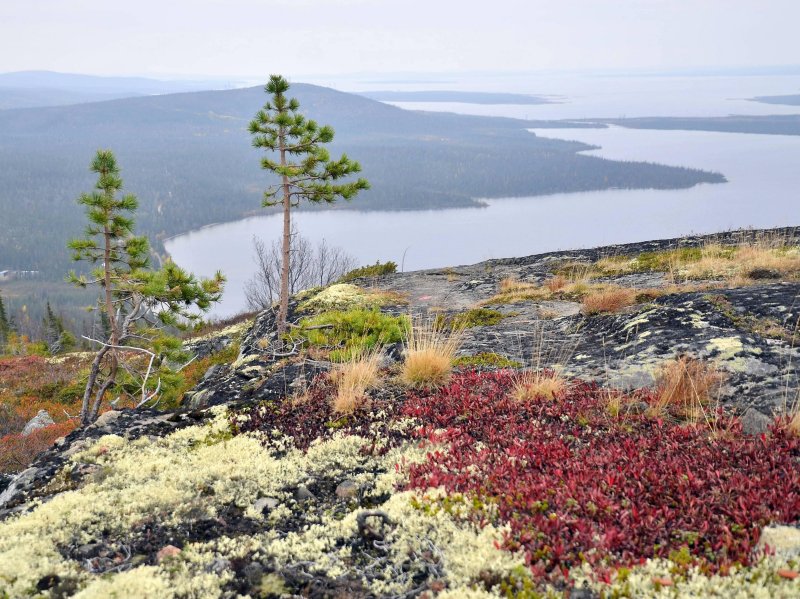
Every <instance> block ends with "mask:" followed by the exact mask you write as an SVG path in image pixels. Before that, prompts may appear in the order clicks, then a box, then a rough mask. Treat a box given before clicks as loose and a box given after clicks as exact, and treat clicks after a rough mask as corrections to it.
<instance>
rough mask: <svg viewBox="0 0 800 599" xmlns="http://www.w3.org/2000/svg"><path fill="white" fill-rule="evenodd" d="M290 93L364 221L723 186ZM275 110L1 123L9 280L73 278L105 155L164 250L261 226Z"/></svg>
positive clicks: (519, 138) (137, 110)
mask: <svg viewBox="0 0 800 599" xmlns="http://www.w3.org/2000/svg"><path fill="white" fill-rule="evenodd" d="M291 92H292V95H294V96H296V97H298V98H299V100H300V103H301V106H302V108H303V109H304V111H306V112H307V113H308V115H309V116H311V117H313V118H314V119H316V120H318V121H319V122H320V123H324V124H330V125H332V126H333V127H334V128H335V130H336V140H335V143H334V147H333V148H332V150H333V152H334V153H335V152H341V151H346V152H347V153H348V154H349V155H350V156H351V157H352V158H355V159H357V160H359V161H360V162H361V163H362V166H363V169H364V175H365V176H366V177H367V178H368V179H369V180H370V182H371V183H372V190H370V191H369V192H366V193H364V194H361V195H359V197H358V199H357V200H356V201H354V202H353V203H352V204H351V205H350V207H352V208H357V209H361V210H389V209H392V210H397V209H414V208H442V207H452V206H470V205H473V204H474V201H473V199H472V198H476V197H501V196H515V195H516V196H520V195H536V194H548V193H554V192H562V191H579V190H592V189H604V188H612V187H614V188H675V187H688V186H691V185H694V184H696V183H699V182H718V181H723V180H724V179H723V177H722V176H721V175H718V174H712V173H705V172H701V171H695V170H688V169H680V168H671V167H664V166H659V165H653V164H643V163H622V162H614V161H608V160H604V159H600V158H597V157H592V156H584V155H581V154H578V153H577V152H578V151H580V150H581V149H585V148H586V147H587V146H585V145H583V144H579V143H575V142H565V141H558V140H549V139H542V138H537V137H535V136H533V135H532V134H530V133H528V132H526V131H525V130H524V128H525V127H531V126H542V125H543V123H533V122H529V121H519V120H513V119H502V118H489V117H471V116H459V115H452V114H441V113H422V112H410V111H403V110H401V109H399V108H396V107H393V106H389V105H386V104H382V103H380V102H376V101H373V100H370V99H367V98H364V97H360V96H357V95H352V94H346V93H341V92H337V91H334V90H331V89H327V88H322V87H317V86H312V85H303V84H296V85H293V86H292V90H291ZM265 100H266V95H265V94H264V92H263V90H262V88H261V87H254V88H247V89H236V90H226V91H214V92H192V93H181V94H172V95H162V96H149V97H138V98H128V99H124V100H113V101H107V102H98V103H91V104H81V105H75V106H62V107H51V108H36V109H18V110H4V111H0V214H1V215H2V217H1V219H2V223H3V226H2V227H0V270H2V269H5V268H11V269H28V270H41V271H44V273H45V274H46V275H47V276H50V277H58V278H60V277H61V276H63V273H64V271H65V270H66V269H67V268H68V267H69V265H70V262H69V255H68V253H67V251H66V249H65V244H66V241H67V239H69V238H71V237H75V236H79V235H80V234H81V232H82V230H83V227H84V222H85V218H84V216H83V214H82V210H81V208H80V207H79V206H78V205H77V204H76V202H75V199H76V197H77V196H78V195H79V194H80V193H81V192H84V191H90V190H91V188H92V185H93V183H94V179H93V177H92V175H91V174H90V173H89V170H88V167H89V163H90V161H91V159H92V156H93V155H94V152H95V151H96V150H97V149H98V148H111V149H113V150H114V152H115V153H116V155H117V157H118V159H119V163H120V165H121V167H122V169H123V171H122V175H123V178H124V181H125V191H128V192H133V193H135V194H137V195H138V197H139V200H140V210H139V211H138V215H137V219H138V223H139V230H140V231H141V232H144V233H147V234H149V235H150V236H151V237H153V238H156V237H158V238H163V237H165V236H167V235H172V234H177V233H180V232H184V231H188V230H190V229H193V228H196V227H199V226H202V225H206V224H209V223H213V222H219V221H223V220H232V219H237V218H239V217H242V216H246V215H249V214H253V213H258V212H262V211H263V210H264V209H262V208H261V207H260V205H261V197H262V190H263V189H264V187H265V186H266V185H267V183H268V180H267V178H266V176H265V175H264V173H263V171H261V169H260V168H259V159H260V155H259V153H258V152H257V151H256V150H254V149H253V148H252V147H251V144H250V135H249V133H248V132H247V124H248V122H249V120H250V118H251V117H252V116H253V114H254V113H255V112H256V111H257V110H258V109H259V108H260V107H261V106H262V105H263V103H264V101H265ZM570 126H574V125H570ZM337 207H339V208H342V207H345V206H344V205H341V206H337Z"/></svg>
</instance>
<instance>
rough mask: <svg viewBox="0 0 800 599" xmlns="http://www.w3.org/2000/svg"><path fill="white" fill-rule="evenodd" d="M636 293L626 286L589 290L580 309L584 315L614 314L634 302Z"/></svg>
mask: <svg viewBox="0 0 800 599" xmlns="http://www.w3.org/2000/svg"><path fill="white" fill-rule="evenodd" d="M636 296H637V293H636V291H635V290H634V289H630V288H628V287H609V288H607V289H600V290H598V291H594V292H590V293H588V294H587V295H585V296H584V298H583V308H582V311H583V313H584V314H585V315H587V316H591V315H592V314H615V313H616V312H619V311H620V310H622V309H624V308H627V307H628V306H632V305H633V304H635V303H636Z"/></svg>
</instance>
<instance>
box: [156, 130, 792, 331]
mask: <svg viewBox="0 0 800 599" xmlns="http://www.w3.org/2000/svg"><path fill="white" fill-rule="evenodd" d="M533 133H534V134H536V135H541V136H545V137H556V138H561V139H574V140H578V141H582V142H586V143H589V144H593V145H598V146H601V149H600V150H593V151H591V152H590V153H592V154H596V155H598V156H603V157H606V158H611V159H615V160H643V161H652V162H659V163H663V164H670V165H679V166H690V167H697V168H702V169H708V170H713V171H718V172H721V173H723V174H724V175H725V176H726V177H727V178H728V180H729V182H728V183H725V184H718V185H710V184H704V185H698V186H696V187H693V188H691V189H684V190H606V191H594V192H583V193H565V194H555V195H549V196H538V197H530V198H508V199H491V200H486V203H487V206H486V207H485V208H466V209H464V208H462V209H452V210H436V211H409V212H358V211H353V210H347V211H344V210H342V211H324V212H305V213H304V212H297V213H296V214H295V215H294V217H295V219H296V221H295V222H296V223H297V225H298V227H299V230H300V231H301V232H302V234H303V235H304V236H306V237H308V238H310V239H312V240H321V239H323V238H324V239H326V240H327V241H328V242H329V243H330V244H332V245H338V246H341V247H343V248H345V249H346V250H347V251H348V252H349V253H351V254H353V255H354V256H355V257H356V258H357V259H358V261H359V262H361V263H363V264H368V263H374V262H375V261H376V260H381V261H382V262H383V261H386V260H394V261H395V262H397V263H398V265H401V267H402V268H404V269H405V270H416V269H423V268H434V267H443V266H455V265H459V264H470V263H474V262H479V261H482V260H486V259H488V258H501V257H511V256H525V255H530V254H534V253H539V252H545V251H551V250H558V249H575V248H582V247H592V246H598V245H605V244H612V243H624V242H632V241H641V240H646V239H657V238H665V237H676V236H680V235H684V234H689V233H706V232H715V231H721V230H725V229H731V228H739V227H748V226H752V227H772V226H786V225H798V224H800V197H798V195H800V168H798V158H800V137H798V136H774V135H745V134H736V133H713V132H701V131H656V130H636V129H624V128H620V127H611V128H608V129H544V130H533ZM280 231H281V220H280V216H279V215H271V216H264V217H255V218H249V219H246V220H242V221H238V222H233V223H227V224H221V225H215V226H211V227H206V228H204V229H201V230H199V231H195V232H192V233H189V234H186V235H182V236H179V237H176V238H173V239H171V240H169V241H168V242H167V244H166V247H167V250H168V251H169V252H170V254H171V255H172V256H173V258H174V259H175V261H176V262H177V263H178V264H180V265H181V266H184V267H186V268H188V269H190V270H192V271H193V272H195V273H199V274H203V275H211V274H212V273H213V272H214V271H215V270H216V269H220V270H222V271H223V272H224V273H225V274H226V275H227V277H228V285H227V289H226V292H225V297H224V300H223V301H222V302H221V304H219V305H218V306H217V308H216V309H215V311H214V314H213V315H214V316H216V317H223V316H229V315H232V314H235V313H237V312H240V311H242V310H243V309H244V308H245V300H244V294H243V292H242V287H243V285H244V282H245V281H246V280H247V279H248V278H249V277H250V276H251V275H252V272H253V269H254V266H253V260H252V256H253V249H252V238H253V237H254V236H259V237H261V238H263V239H265V240H272V239H276V238H277V237H278V236H279V235H280Z"/></svg>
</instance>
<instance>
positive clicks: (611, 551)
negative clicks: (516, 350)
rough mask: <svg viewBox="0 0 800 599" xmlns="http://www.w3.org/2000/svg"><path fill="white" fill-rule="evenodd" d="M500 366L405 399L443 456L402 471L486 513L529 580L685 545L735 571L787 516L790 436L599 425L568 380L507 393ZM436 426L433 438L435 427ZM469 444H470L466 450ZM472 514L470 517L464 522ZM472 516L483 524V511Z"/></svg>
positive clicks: (632, 423)
mask: <svg viewBox="0 0 800 599" xmlns="http://www.w3.org/2000/svg"><path fill="white" fill-rule="evenodd" d="M515 376H517V375H515V374H513V373H511V372H502V371H501V372H494V373H480V374H479V373H461V374H459V375H457V376H456V377H455V378H454V379H453V381H452V382H451V384H450V385H448V386H447V387H445V388H443V389H441V390H439V391H438V392H432V393H429V394H420V395H418V396H415V397H412V398H410V399H409V400H408V401H407V402H406V403H405V406H404V409H403V413H404V414H405V415H406V416H412V417H416V418H419V419H420V420H421V421H422V422H424V423H426V424H425V426H424V427H423V429H422V430H421V431H420V434H422V435H425V436H427V437H429V438H431V439H434V438H435V439H437V440H439V441H444V442H445V447H446V449H445V450H444V451H441V452H438V453H436V455H432V456H430V458H429V459H428V461H427V462H426V463H424V464H420V465H416V466H413V467H411V468H410V483H409V488H412V489H426V488H428V487H436V486H444V487H445V488H446V489H447V490H448V491H449V492H452V493H465V494H468V495H473V496H478V497H480V498H481V499H483V501H485V502H491V503H494V504H495V505H496V506H497V514H498V517H499V520H501V521H502V522H506V523H508V524H509V525H510V526H511V533H510V535H508V537H507V538H506V540H505V547H506V548H507V549H510V550H517V549H522V550H524V551H525V555H526V557H527V561H528V563H529V564H530V567H531V569H532V571H533V572H534V574H536V575H539V576H548V577H550V578H558V577H560V576H561V575H562V574H564V573H566V571H567V570H568V569H569V568H570V567H572V566H575V565H578V564H580V563H581V562H583V561H588V562H589V563H591V564H592V565H593V566H595V567H598V568H599V569H601V570H602V569H603V567H614V566H621V565H632V564H635V563H638V562H640V561H641V560H643V559H645V558H648V557H654V556H659V557H668V556H669V554H670V553H671V552H672V551H676V550H680V549H681V548H682V547H687V548H688V550H689V552H690V553H691V555H692V556H693V559H694V560H695V562H696V563H698V564H700V565H702V566H703V567H705V568H707V569H709V570H714V571H717V570H723V571H724V570H726V569H727V568H728V567H729V565H731V564H732V563H736V562H740V563H745V564H746V563H748V561H749V559H750V557H751V553H752V549H753V547H754V546H755V544H756V542H757V540H758V535H759V530H760V529H761V527H762V526H764V525H765V524H767V523H770V522H782V523H787V522H794V521H796V520H798V518H800V468H798V458H800V439H797V438H793V437H791V436H788V435H786V434H784V433H782V432H781V431H778V430H776V431H774V432H773V434H772V435H771V436H769V437H766V436H762V437H757V438H752V437H745V436H743V435H742V434H741V432H740V427H739V424H738V423H737V422H733V421H732V422H729V423H727V425H728V428H727V430H728V434H726V435H724V436H719V435H717V436H714V435H711V434H710V433H709V432H708V431H707V430H706V429H703V428H699V427H694V426H669V425H666V424H664V423H662V422H659V421H653V420H650V419H648V418H647V417H645V416H630V417H627V418H626V419H625V420H624V421H622V422H621V423H620V422H619V421H616V420H612V419H610V418H609V417H608V415H607V412H606V411H605V408H604V402H603V397H602V393H601V392H600V390H599V389H597V388H596V387H594V386H590V385H587V384H579V385H576V386H574V387H572V388H571V389H570V390H569V391H568V392H566V393H565V394H564V397H563V398H561V399H560V400H559V401H555V402H541V401H539V402H537V401H531V402H518V401H515V400H513V399H511V398H510V397H509V390H510V389H511V387H512V385H513V382H514V380H515ZM436 429H444V433H441V432H440V433H434V431H435V430H436ZM477 442H481V445H480V446H477V447H476V443H477ZM477 517H478V516H476V518H477ZM482 517H483V516H482Z"/></svg>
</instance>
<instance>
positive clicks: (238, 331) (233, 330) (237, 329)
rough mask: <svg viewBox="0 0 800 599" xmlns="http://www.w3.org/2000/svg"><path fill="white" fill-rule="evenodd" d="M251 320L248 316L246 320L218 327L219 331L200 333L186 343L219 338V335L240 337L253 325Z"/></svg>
mask: <svg viewBox="0 0 800 599" xmlns="http://www.w3.org/2000/svg"><path fill="white" fill-rule="evenodd" d="M253 322H255V319H253V318H249V319H247V320H243V321H242V322H237V323H236V324H232V325H230V326H227V327H225V328H224V329H220V330H219V331H212V332H211V333H208V334H207V335H201V336H199V337H192V338H190V339H187V343H190V344H193V343H198V342H200V341H211V340H212V339H219V338H221V337H230V338H231V339H240V338H241V337H242V335H244V333H246V332H247V331H248V330H249V329H250V327H252V326H253Z"/></svg>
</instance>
